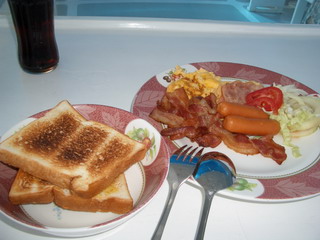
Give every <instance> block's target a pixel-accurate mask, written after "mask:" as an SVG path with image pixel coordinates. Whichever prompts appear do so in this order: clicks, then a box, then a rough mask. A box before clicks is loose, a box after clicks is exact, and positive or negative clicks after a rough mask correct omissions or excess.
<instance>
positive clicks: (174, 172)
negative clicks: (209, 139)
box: [152, 145, 203, 240]
mask: <svg viewBox="0 0 320 240" xmlns="http://www.w3.org/2000/svg"><path fill="white" fill-rule="evenodd" d="M192 148H193V147H187V145H185V146H183V147H181V148H179V149H178V150H176V151H175V152H174V153H173V155H172V156H171V158H170V168H169V173H168V177H167V181H168V183H169V195H168V198H167V202H166V205H165V206H166V207H165V209H164V210H163V212H162V215H161V218H160V221H159V223H158V225H157V227H156V230H155V232H154V233H153V236H152V240H157V239H161V236H162V233H163V230H164V227H165V225H166V222H167V219H168V216H169V213H170V210H171V207H172V205H173V202H174V199H175V197H176V195H177V192H178V190H179V188H180V186H181V185H182V184H183V183H184V182H185V181H187V180H188V179H189V177H191V176H192V173H193V171H194V169H195V164H196V163H197V161H198V160H199V158H200V156H201V154H202V151H203V148H201V149H200V150H199V148H198V147H195V148H193V149H192Z"/></svg>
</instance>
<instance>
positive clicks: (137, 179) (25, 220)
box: [0, 104, 169, 237]
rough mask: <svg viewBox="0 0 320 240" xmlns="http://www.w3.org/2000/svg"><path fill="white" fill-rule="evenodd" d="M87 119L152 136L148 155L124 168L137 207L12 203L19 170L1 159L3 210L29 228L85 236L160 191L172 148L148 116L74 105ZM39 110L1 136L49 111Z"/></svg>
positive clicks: (119, 221) (102, 229)
mask: <svg viewBox="0 0 320 240" xmlns="http://www.w3.org/2000/svg"><path fill="white" fill-rule="evenodd" d="M74 108H75V109H76V110H78V111H79V112H80V113H81V114H82V115H83V116H84V117H85V118H86V119H88V120H94V121H97V122H101V123H105V124H108V125H109V126H112V127H113V128H115V129H117V130H118V131H120V132H123V133H125V134H127V135H128V136H129V137H131V138H134V139H136V140H143V139H144V138H145V137H148V138H150V139H151V140H152V141H151V142H152V145H151V147H150V149H149V150H148V152H147V154H146V156H145V158H144V159H143V160H142V161H140V162H139V163H136V164H134V165H133V166H131V167H130V168H129V169H128V170H126V171H125V176H126V179H127V183H128V187H129V191H130V194H131V196H132V198H133V201H134V208H133V210H131V211H130V212H128V213H126V214H122V215H119V214H114V213H101V212H100V213H91V212H78V211H69V210H64V209H62V208H60V207H57V206H56V205H55V204H53V203H51V204H26V205H21V206H17V205H13V204H11V202H10V201H9V200H8V192H9V190H10V187H11V184H12V182H13V179H14V177H15V174H16V172H17V171H16V169H13V168H11V167H9V166H7V165H5V164H2V163H0V212H1V213H2V214H3V215H4V216H5V217H7V218H9V219H11V220H13V221H14V222H16V223H18V224H20V225H23V226H25V227H27V228H30V229H34V230H38V231H40V232H45V233H49V234H52V235H56V236H63V237H83V236H89V235H93V234H97V233H101V232H105V231H108V230H111V229H113V228H115V227H117V226H119V225H120V224H122V223H124V222H126V221H127V220H129V219H130V218H132V217H133V216H134V215H135V214H136V213H138V212H139V211H140V210H141V209H143V208H144V207H145V206H146V205H147V204H148V203H149V202H150V201H151V199H152V198H153V197H154V196H155V195H156V194H157V192H158V191H159V189H160V188H161V186H162V185H163V183H164V181H165V179H166V176H167V173H168V165H169V162H168V159H169V151H168V148H167V146H166V143H165V140H164V139H163V138H162V137H161V135H160V134H159V132H158V131H157V130H156V129H155V128H154V127H153V126H152V125H151V124H149V123H148V122H146V121H145V120H143V119H141V118H139V117H137V116H135V115H133V114H132V113H130V112H127V111H124V110H121V109H118V108H114V107H108V106H103V105H94V104H80V105H74ZM47 111H48V110H46V111H43V112H40V113H37V114H35V115H33V116H31V117H30V118H27V119H25V120H24V121H22V122H20V123H18V124H17V125H15V126H14V127H13V128H11V129H10V130H9V131H8V132H7V133H5V134H4V135H3V136H2V138H1V140H4V139H5V138H7V137H8V136H10V135H12V134H13V133H14V131H16V130H18V129H19V128H21V127H23V126H25V125H27V124H28V123H30V122H31V121H33V120H35V119H36V118H39V117H41V116H43V115H44V114H45V113H46V112H47Z"/></svg>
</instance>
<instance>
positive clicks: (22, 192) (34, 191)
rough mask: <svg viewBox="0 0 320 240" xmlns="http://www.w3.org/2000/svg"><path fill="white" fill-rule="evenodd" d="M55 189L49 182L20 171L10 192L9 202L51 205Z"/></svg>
mask: <svg viewBox="0 0 320 240" xmlns="http://www.w3.org/2000/svg"><path fill="white" fill-rule="evenodd" d="M53 187H54V186H53V185H52V184H50V183H49V182H46V181H43V180H41V179H39V178H36V177H34V176H32V175H30V174H27V173H25V172H23V171H21V170H19V171H18V173H17V175H16V177H15V180H14V182H13V184H12V186H11V189H10V191H9V200H10V201H11V202H12V203H13V204H25V203H51V202H52V201H53V199H54V197H53Z"/></svg>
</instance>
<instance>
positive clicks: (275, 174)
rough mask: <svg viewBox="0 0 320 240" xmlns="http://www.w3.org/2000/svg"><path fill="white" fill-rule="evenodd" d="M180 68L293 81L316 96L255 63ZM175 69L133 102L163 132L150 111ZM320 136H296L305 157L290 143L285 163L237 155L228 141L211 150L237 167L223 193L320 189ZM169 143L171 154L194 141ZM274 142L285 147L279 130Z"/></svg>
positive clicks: (277, 194) (291, 194)
mask: <svg viewBox="0 0 320 240" xmlns="http://www.w3.org/2000/svg"><path fill="white" fill-rule="evenodd" d="M181 68H183V69H185V70H186V72H194V71H196V70H198V69H200V68H203V69H205V70H207V71H209V72H213V73H215V74H216V75H217V76H220V77H221V80H223V81H235V80H240V81H256V82H260V83H262V84H264V85H271V84H273V83H275V84H278V85H294V86H295V87H297V88H299V89H302V90H304V91H306V92H307V93H309V94H317V93H316V92H315V91H314V90H312V89H310V88H308V87H307V86H305V85H303V84H302V83H300V82H297V81H295V80H293V79H291V78H289V77H286V76H284V75H281V74H279V73H276V72H272V71H269V70H266V69H262V68H259V67H255V66H249V65H244V64H237V63H227V62H200V63H192V64H186V65H183V66H181ZM173 69H174V67H173V68H172V69H168V70H166V71H163V72H162V73H159V74H157V75H155V76H153V77H152V78H151V79H149V80H148V81H147V82H146V83H145V84H144V85H143V86H142V87H141V88H140V90H139V91H138V92H137V94H136V96H135V98H134V100H133V103H132V112H133V113H134V114H135V115H137V116H139V117H141V118H143V119H146V120H147V121H148V122H150V123H151V124H153V126H155V128H157V129H158V130H159V131H161V130H162V129H163V127H164V126H163V125H162V124H160V123H158V122H156V121H155V120H153V119H151V118H150V117H149V114H150V112H151V111H152V110H153V109H154V108H155V106H156V104H157V101H159V100H160V99H161V98H162V97H163V95H164V92H165V90H166V87H167V86H168V84H169V83H168V82H167V81H166V80H165V79H166V76H168V74H169V72H171V71H172V70H173ZM164 77H165V79H164ZM319 139H320V130H319V129H318V130H317V131H316V132H315V133H313V134H312V135H309V136H306V137H302V138H299V139H295V140H293V141H294V142H293V143H294V144H296V145H298V146H299V148H300V151H301V154H302V156H301V157H298V158H296V157H293V155H292V153H291V149H290V148H288V147H286V146H285V148H286V153H287V159H286V160H285V161H284V162H283V163H282V164H281V165H278V164H276V163H275V162H274V161H273V160H271V159H270V158H265V157H263V156H262V155H260V154H257V155H251V156H248V155H243V154H239V153H236V152H234V151H232V150H231V149H229V148H227V147H226V146H225V145H224V144H223V143H221V144H220V145H219V146H217V147H216V148H214V149H213V148H206V149H205V151H213V150H214V151H220V152H223V153H225V154H226V155H228V156H229V157H230V158H231V159H232V160H233V162H234V164H235V167H236V169H237V181H236V183H235V184H234V185H233V186H232V187H230V188H228V189H226V190H222V191H220V192H219V194H220V195H221V196H224V197H229V198H235V199H241V200H247V201H255V202H256V201H258V202H263V201H264V202H271V201H272V202H279V201H295V200H299V199H303V198H308V197H312V196H315V195H318V194H319V193H320V181H319V180H320V161H319V158H320V149H319V148H317V147H315V146H314V143H315V142H318V141H319ZM165 141H166V142H167V144H168V146H169V148H170V151H171V152H172V151H174V150H175V149H177V148H178V147H180V146H182V145H184V144H191V145H195V144H194V143H192V142H191V141H190V140H189V139H187V138H182V139H179V140H175V141H171V140H170V139H169V138H166V140H165ZM274 141H275V142H277V143H279V144H281V145H283V139H282V136H281V135H280V134H278V135H276V136H275V137H274Z"/></svg>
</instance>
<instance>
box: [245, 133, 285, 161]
mask: <svg viewBox="0 0 320 240" xmlns="http://www.w3.org/2000/svg"><path fill="white" fill-rule="evenodd" d="M251 142H252V143H253V145H254V146H255V147H256V148H258V149H259V152H260V153H261V155H262V156H264V157H268V158H272V159H273V160H274V161H275V162H276V163H278V164H279V165H281V164H282V163H283V161H284V160H286V159H287V154H286V149H285V148H284V147H283V146H281V145H279V144H277V143H275V142H274V141H273V139H272V136H264V137H261V138H257V139H251Z"/></svg>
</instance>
